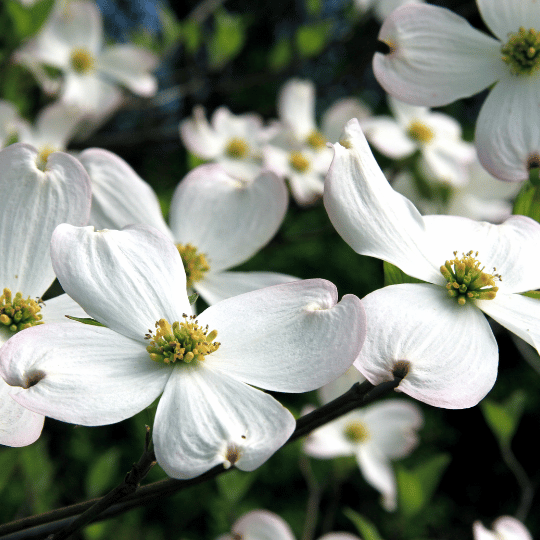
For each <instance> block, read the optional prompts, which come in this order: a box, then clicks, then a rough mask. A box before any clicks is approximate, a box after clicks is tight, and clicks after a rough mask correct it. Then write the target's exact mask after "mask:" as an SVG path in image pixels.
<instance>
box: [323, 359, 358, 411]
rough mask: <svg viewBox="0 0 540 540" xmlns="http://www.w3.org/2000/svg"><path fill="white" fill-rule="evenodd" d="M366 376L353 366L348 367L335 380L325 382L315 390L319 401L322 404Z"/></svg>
mask: <svg viewBox="0 0 540 540" xmlns="http://www.w3.org/2000/svg"><path fill="white" fill-rule="evenodd" d="M365 380H366V378H365V377H364V376H363V375H362V374H361V373H360V372H359V371H358V370H357V369H356V368H355V367H354V366H352V367H350V368H349V369H348V370H347V371H346V372H345V373H344V374H343V375H341V376H340V377H338V378H337V379H336V380H334V381H331V382H329V383H328V384H325V385H324V386H323V387H322V388H319V390H317V395H318V397H319V400H320V402H321V403H322V404H323V405H324V404H325V403H329V402H330V401H332V400H333V399H336V398H337V397H339V396H341V395H342V394H344V393H345V392H347V391H348V390H349V389H350V388H351V386H352V385H353V384H355V383H357V382H364V381H365Z"/></svg>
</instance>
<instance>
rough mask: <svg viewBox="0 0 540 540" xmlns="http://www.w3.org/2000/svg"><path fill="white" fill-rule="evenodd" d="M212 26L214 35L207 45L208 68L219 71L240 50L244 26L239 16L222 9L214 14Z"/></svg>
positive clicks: (243, 38)
mask: <svg viewBox="0 0 540 540" xmlns="http://www.w3.org/2000/svg"><path fill="white" fill-rule="evenodd" d="M214 24H215V29H214V34H213V35H212V37H211V39H210V42H209V43H208V54H209V67H210V68H211V69H219V68H221V67H223V66H224V65H225V64H226V63H227V62H229V61H231V60H232V59H233V58H234V57H235V56H237V55H238V54H239V53H240V51H241V50H242V47H243V46H244V43H245V41H246V28H245V26H246V25H245V23H244V19H243V17H242V16H241V15H233V14H232V13H228V12H227V11H225V10H224V9H220V10H219V11H217V12H216V14H215V17H214Z"/></svg>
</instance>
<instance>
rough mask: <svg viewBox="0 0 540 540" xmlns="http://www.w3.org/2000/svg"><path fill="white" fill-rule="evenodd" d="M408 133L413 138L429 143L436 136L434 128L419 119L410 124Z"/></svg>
mask: <svg viewBox="0 0 540 540" xmlns="http://www.w3.org/2000/svg"><path fill="white" fill-rule="evenodd" d="M407 135H408V136H409V137H410V138H411V139H413V140H415V141H418V142H421V143H428V142H430V141H432V140H433V137H435V133H433V130H432V129H431V128H430V127H428V126H426V124H424V123H423V122H420V121H418V120H414V121H412V122H411V123H410V124H409V127H408V128H407Z"/></svg>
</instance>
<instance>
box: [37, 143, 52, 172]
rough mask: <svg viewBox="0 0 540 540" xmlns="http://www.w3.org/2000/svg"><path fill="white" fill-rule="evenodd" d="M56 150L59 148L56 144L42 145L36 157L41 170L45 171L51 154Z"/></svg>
mask: <svg viewBox="0 0 540 540" xmlns="http://www.w3.org/2000/svg"><path fill="white" fill-rule="evenodd" d="M56 151H57V149H56V148H55V147H54V146H50V145H48V144H46V145H45V146H42V147H41V148H40V150H39V154H38V155H37V158H36V166H37V168H38V169H39V170H41V171H45V167H46V166H47V160H48V159H49V156H50V155H51V154H52V153H54V152H56Z"/></svg>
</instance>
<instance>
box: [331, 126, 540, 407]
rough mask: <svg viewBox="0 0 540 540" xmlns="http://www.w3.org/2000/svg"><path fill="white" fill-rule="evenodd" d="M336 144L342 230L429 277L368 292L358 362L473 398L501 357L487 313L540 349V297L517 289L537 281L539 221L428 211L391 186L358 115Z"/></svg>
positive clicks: (334, 214)
mask: <svg viewBox="0 0 540 540" xmlns="http://www.w3.org/2000/svg"><path fill="white" fill-rule="evenodd" d="M334 151H335V156H334V160H333V162H332V166H331V167H330V170H329V172H328V175H327V177H326V181H325V191H324V203H325V206H326V210H327V212H328V215H329V217H330V220H331V221H332V223H333V225H334V227H335V228H336V230H337V231H338V233H339V234H340V235H341V237H342V238H343V239H344V240H345V241H346V242H347V243H348V244H349V245H350V246H351V247H352V248H353V249H354V250H355V251H356V252H357V253H360V254H363V255H368V256H372V257H377V258H379V259H383V260H385V261H387V262H389V263H391V264H393V265H396V266H397V267H398V268H400V269H401V270H402V271H403V272H405V273H406V274H408V275H409V276H412V277H414V278H416V279H418V280H422V281H424V283H404V284H400V285H391V286H388V287H384V288H383V289H380V290H377V291H375V292H373V293H371V294H368V295H367V296H366V297H365V298H364V304H365V306H366V310H367V312H368V313H369V318H368V336H367V339H366V344H365V345H364V347H363V349H362V351H361V353H360V356H359V357H358V359H357V360H356V362H355V366H356V367H357V368H358V369H359V370H360V371H361V372H362V374H363V375H364V376H365V377H366V378H367V379H368V380H369V381H370V382H371V383H372V384H378V383H380V382H383V381H386V380H392V379H393V378H394V373H399V374H400V375H404V378H403V380H402V382H401V383H400V385H399V386H398V391H402V392H405V393H407V394H409V395H410V396H412V397H414V398H416V399H419V400H420V401H424V402H426V403H429V404H431V405H434V406H437V407H445V408H465V407H471V406H473V405H476V404H477V403H478V402H479V401H480V400H481V399H482V398H483V397H484V396H485V395H486V394H487V392H489V390H490V389H491V387H492V386H493V384H494V382H495V379H496V377H497V365H498V356H499V355H498V347H497V342H496V340H495V337H494V336H493V333H492V331H491V329H490V326H489V323H488V321H487V320H486V318H485V317H484V313H485V314H486V315H489V316H490V317H492V318H493V319H495V320H496V321H497V322H499V323H500V324H501V325H502V326H504V327H506V328H507V329H508V330H510V331H511V332H513V333H515V334H516V335H518V336H519V337H520V338H522V339H523V340H525V341H526V342H527V343H529V344H530V345H533V346H534V347H535V348H536V349H537V350H539V349H540V309H539V305H540V304H539V303H538V300H536V299H533V298H529V297H526V296H523V295H522V294H520V293H523V292H526V291H530V290H534V289H538V288H540V275H539V274H538V272H537V269H538V267H539V266H540V250H538V249H537V246H538V245H539V243H540V224H539V223H538V222H536V221H534V220H532V219H530V218H527V217H524V216H512V217H511V218H509V219H508V220H506V221H505V222H504V223H502V224H501V225H491V224H489V223H485V222H476V221H473V220H469V219H467V218H462V217H455V216H425V217H422V216H421V215H420V213H419V212H418V210H417V209H416V208H415V207H414V206H413V204H412V203H411V202H410V201H409V200H408V199H406V198H405V197H403V196H402V195H400V194H399V193H397V192H395V191H394V190H393V189H392V188H391V187H390V185H389V184H388V182H387V180H386V178H385V177H384V175H383V174H382V172H381V170H380V168H379V166H378V165H377V163H376V161H375V159H374V158H373V155H372V154H371V152H370V150H369V146H368V144H367V141H366V139H365V138H364V136H363V134H362V131H361V129H360V126H359V124H358V122H357V121H356V120H352V121H351V122H349V123H348V124H347V126H346V128H345V133H344V136H343V138H342V139H341V142H340V143H339V144H336V145H334Z"/></svg>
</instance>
